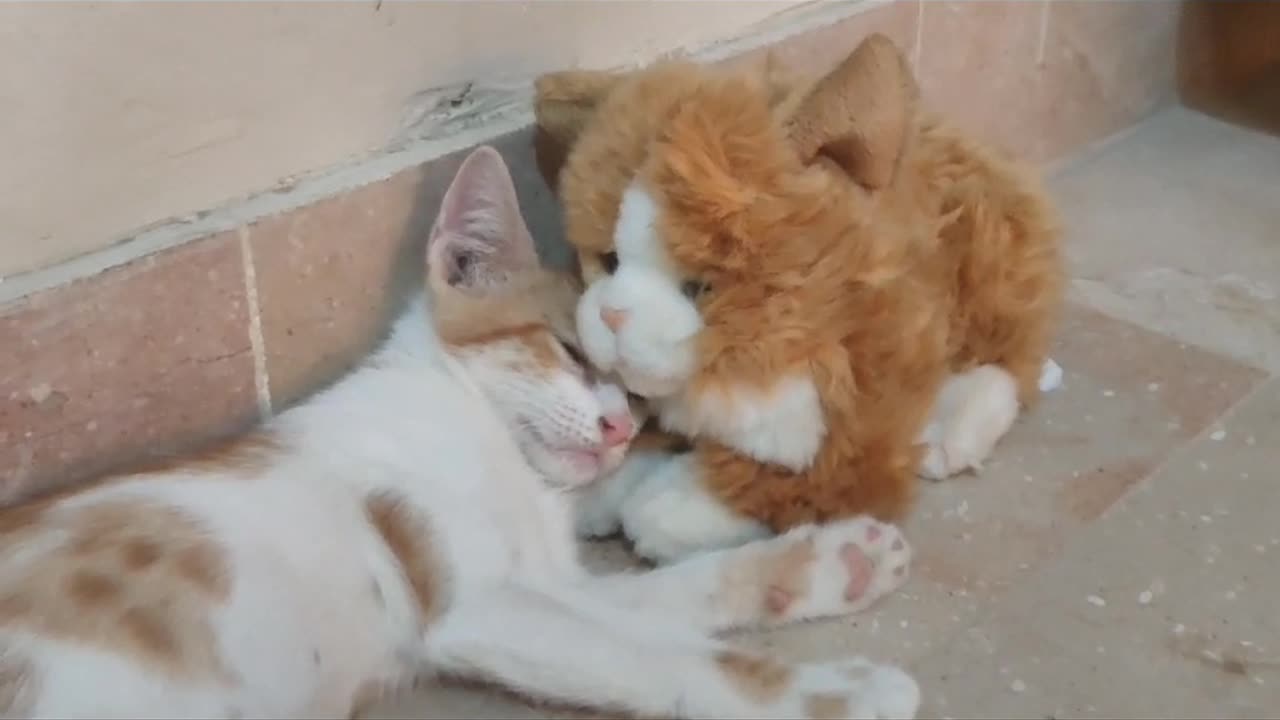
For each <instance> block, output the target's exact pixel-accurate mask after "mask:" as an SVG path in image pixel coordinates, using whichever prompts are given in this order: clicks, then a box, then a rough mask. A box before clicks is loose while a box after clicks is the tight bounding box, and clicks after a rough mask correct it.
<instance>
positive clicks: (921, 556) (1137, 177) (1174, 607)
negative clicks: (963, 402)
mask: <svg viewBox="0 0 1280 720" xmlns="http://www.w3.org/2000/svg"><path fill="white" fill-rule="evenodd" d="M1054 187H1055V189H1056V192H1057V195H1058V197H1059V198H1060V201H1061V204H1062V207H1063V209H1064V211H1065V215H1066V219H1067V222H1068V226H1069V237H1068V241H1067V244H1068V248H1069V256H1070V259H1071V264H1072V272H1073V275H1074V277H1075V282H1074V286H1073V291H1072V298H1073V307H1072V310H1071V312H1070V313H1069V317H1068V320H1067V322H1066V324H1065V327H1064V328H1063V331H1062V334H1061V338H1060V341H1059V343H1058V348H1057V350H1056V353H1055V357H1056V358H1057V359H1058V360H1059V362H1060V363H1061V364H1062V365H1063V366H1064V367H1065V369H1066V384H1065V387H1064V388H1063V389H1061V390H1059V391H1057V392H1056V393H1054V394H1052V395H1051V396H1049V397H1048V398H1047V399H1046V401H1045V402H1044V404H1043V405H1042V406H1041V407H1040V408H1039V409H1038V410H1037V411H1035V413H1034V414H1032V415H1030V416H1028V417H1026V418H1025V419H1024V420H1023V421H1022V422H1020V423H1019V425H1018V426H1017V427H1016V429H1015V430H1014V432H1013V433H1012V435H1011V436H1010V437H1009V438H1008V439H1007V440H1006V441H1005V442H1004V443H1003V444H1002V445H1001V447H1000V449H999V451H998V454H997V457H996V458H995V459H994V461H993V462H991V463H990V464H989V465H988V466H987V468H986V469H985V471H984V472H983V473H982V475H981V476H979V477H969V478H960V479H956V480H953V481H951V482H947V483H944V484H940V485H934V486H931V487H929V488H927V489H926V491H925V493H924V497H923V501H922V503H921V506H920V508H919V511H918V512H917V513H916V514H915V516H914V518H913V520H912V521H911V522H910V523H909V526H908V533H909V536H910V537H911V538H912V540H913V542H914V544H915V547H916V549H917V563H916V568H915V571H914V574H913V577H912V580H911V582H910V583H909V584H908V585H907V586H906V587H905V588H904V589H903V590H902V591H900V592H899V593H898V594H897V595H896V596H894V597H892V598H891V599H889V600H887V601H885V602H884V603H882V604H881V605H880V606H878V607H876V608H874V609H873V610H872V611H870V612H869V613H867V614H865V615H862V616H859V617H854V618H849V619H847V620H844V621H840V622H834V623H824V624H811V625H806V626H800V627H793V628H787V629H784V630H780V631H777V632H773V633H769V634H766V635H758V636H753V637H751V638H748V642H750V643H753V644H758V645H760V646H768V647H772V648H774V649H775V650H777V651H778V652H780V653H782V654H784V655H786V656H789V657H793V658H796V659H801V658H808V659H816V658H827V657H836V656H841V655H846V654H853V653H858V654H867V655H870V656H872V657H875V658H881V659H886V660H894V661H898V662H902V663H906V664H907V665H908V666H909V667H910V668H911V669H912V670H913V671H914V672H915V674H916V676H917V677H918V679H919V681H920V683H921V685H922V688H923V691H924V694H925V707H924V709H923V710H922V715H923V716H926V717H1032V718H1049V717H1052V718H1061V717H1091V716H1093V717H1139V716H1146V717H1222V718H1255V717H1256V718H1261V717H1277V716H1278V715H1280V470H1278V469H1277V468H1278V467H1280V379H1276V377H1275V374H1276V373H1280V140H1277V139H1275V138H1272V137H1269V136H1266V135H1261V134H1256V133H1252V132H1249V131H1245V130H1241V129H1238V128H1235V127H1231V126H1227V125H1224V124H1221V123H1219V122H1217V121H1215V120H1211V119H1209V118H1207V117H1204V116H1201V115H1197V114H1195V113H1192V112H1190V111H1187V110H1183V109H1172V110H1168V111H1165V112H1163V113H1162V114H1160V115H1158V116H1156V117H1154V118H1152V119H1151V120H1149V121H1147V122H1146V123H1145V124H1144V125H1143V126H1141V127H1140V128H1138V129H1136V130H1135V131H1134V132H1132V133H1131V134H1129V135H1127V136H1126V137H1124V138H1122V139H1120V140H1118V141H1116V142H1114V143H1112V144H1110V145H1108V146H1106V147H1105V148H1103V149H1102V150H1100V151H1099V152H1096V153H1095V154H1093V155H1092V156H1089V157H1084V158H1081V159H1080V160H1079V161H1077V162H1075V163H1074V164H1073V165H1071V166H1070V167H1068V168H1067V169H1065V170H1063V171H1061V172H1060V173H1059V175H1058V176H1057V177H1056V178H1055V180H1054ZM605 551H606V549H603V548H596V549H593V550H592V551H589V552H593V553H597V554H598V553H601V552H605ZM546 715H547V711H545V710H542V711H538V710H533V709H530V708H527V707H524V706H521V705H518V704H515V703H514V702H512V701H508V700H506V699H501V698H496V697H492V696H489V695H485V694H482V693H480V692H475V691H468V690H460V689H437V688H431V689H427V690H424V691H420V692H419V693H418V694H416V695H410V696H407V697H405V698H402V699H400V700H399V701H397V702H394V703H390V704H387V705H385V706H383V707H381V708H378V709H376V710H375V711H374V712H373V713H371V715H370V716H371V717H439V718H444V717H461V716H473V717H480V716H484V717H490V718H494V717H539V716H544V717H545V716H546Z"/></svg>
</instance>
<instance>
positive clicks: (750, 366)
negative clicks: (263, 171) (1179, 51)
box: [537, 35, 1064, 561]
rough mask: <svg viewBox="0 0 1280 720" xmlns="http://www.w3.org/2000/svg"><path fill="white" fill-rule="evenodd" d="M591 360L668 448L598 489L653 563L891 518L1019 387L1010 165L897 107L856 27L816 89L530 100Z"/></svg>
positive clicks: (673, 84) (895, 85) (1055, 303)
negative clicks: (630, 396)
mask: <svg viewBox="0 0 1280 720" xmlns="http://www.w3.org/2000/svg"><path fill="white" fill-rule="evenodd" d="M537 113H538V123H539V133H540V139H539V144H540V147H539V148H538V151H539V157H540V164H541V165H542V167H543V172H544V174H546V175H547V176H548V179H549V181H550V182H551V184H552V185H553V186H554V187H556V189H557V193H558V195H559V198H560V201H561V203H562V205H563V211H564V220H565V228H566V233H567V236H568V240H569V242H570V243H571V244H572V245H573V246H574V248H575V249H576V251H577V254H578V261H579V266H580V268H581V273H582V276H583V279H584V280H585V281H586V283H587V290H586V292H585V294H584V295H583V297H582V299H581V301H580V304H579V306H578V317H577V322H578V331H579V334H580V336H581V342H582V344H583V347H584V349H585V351H586V353H587V354H588V355H589V357H590V359H591V360H592V361H593V362H594V363H595V364H596V365H598V366H600V367H601V368H602V369H604V370H607V371H612V372H616V373H617V374H618V375H619V376H620V377H621V378H622V379H623V381H624V382H625V383H626V385H627V386H628V388H629V389H631V390H632V391H633V392H635V393H636V394H639V395H641V396H643V397H645V398H647V399H648V400H649V403H650V404H651V406H652V407H653V409H654V410H656V411H657V413H658V417H659V418H660V419H661V423H662V426H663V427H664V428H665V429H666V430H668V431H671V432H675V433H679V434H682V435H684V436H686V437H688V438H689V439H690V440H691V442H692V450H691V451H690V452H688V453H682V454H678V455H675V456H673V457H672V458H671V459H670V460H669V461H667V462H665V463H660V464H657V465H655V466H653V467H654V469H653V470H652V471H651V472H649V473H648V474H646V475H645V476H644V477H643V478H641V479H640V480H638V481H635V486H634V488H629V489H628V492H627V493H618V495H619V496H620V499H619V503H620V506H619V508H618V512H619V514H620V520H621V525H622V528H623V530H624V531H625V532H626V534H627V535H628V536H629V537H630V538H631V540H632V541H634V543H635V545H636V548H637V550H638V552H640V553H641V554H643V555H646V556H648V557H650V558H652V559H655V560H658V561H669V560H673V559H676V558H678V557H681V556H683V555H686V554H689V553H692V552H696V551H702V550H706V549H711V548H716V547H725V546H730V545H735V544H738V543H740V542H743V541H745V540H747V539H750V538H753V537H757V536H760V535H764V534H767V533H769V532H777V531H782V530H785V529H787V528H789V527H792V526H794V525H797V524H800V523H805V522H810V521H823V520H827V519H831V518H838V517H845V516H849V515H854V514H858V513H870V514H872V515H875V516H876V517H878V518H881V519H885V520H892V519H895V518H899V517H900V516H901V515H902V514H903V513H904V511H905V510H907V508H908V507H909V505H910V503H911V501H912V497H913V494H914V489H915V485H916V478H917V476H925V477H929V478H934V479H940V478H943V477H946V476H950V475H953V474H956V473H958V472H961V471H964V470H966V469H970V468H974V469H976V468H978V467H979V466H980V464H981V463H982V461H983V460H984V459H986V457H987V456H988V455H989V453H990V452H991V451H992V449H993V447H994V446H995V444H996V443H997V441H998V440H999V439H1000V438H1001V437H1002V436H1003V435H1004V434H1005V433H1006V432H1007V431H1008V429H1009V427H1010V426H1011V425H1012V423H1013V422H1014V420H1015V418H1016V417H1017V415H1018V412H1019V408H1020V406H1021V407H1025V406H1028V405H1030V404H1031V403H1033V402H1034V401H1035V400H1036V398H1037V396H1038V394H1039V392H1040V391H1041V389H1042V388H1041V387H1040V386H1041V383H1042V382H1046V383H1053V381H1054V378H1052V377H1045V378H1043V379H1042V374H1046V373H1048V374H1052V373H1055V372H1058V373H1060V371H1059V370H1058V368H1057V366H1056V365H1054V364H1053V363H1052V361H1051V360H1049V359H1048V357H1047V350H1048V346H1049V343H1050V339H1051V334H1052V332H1053V328H1054V324H1055V321H1056V317H1057V315H1058V313H1059V309H1060V305H1061V302H1062V295H1063V287H1064V271H1063V266H1062V260H1061V257H1060V253H1059V248H1058V232H1057V229H1056V225H1055V221H1054V219H1053V214H1052V212H1051V208H1050V205H1049V202H1048V201H1047V199H1046V198H1045V195H1044V193H1043V192H1042V190H1041V189H1040V187H1039V186H1038V184H1037V182H1036V181H1035V179H1034V178H1033V177H1031V176H1030V175H1028V174H1025V173H1024V172H1023V171H1021V170H1019V169H1017V168H1015V166H1014V165H1012V164H1011V163H1010V162H1008V161H1006V160H1004V159H1002V158H1000V157H999V156H998V155H997V154H995V153H994V152H992V151H990V150H988V149H986V148H984V147H982V146H981V145H979V144H977V143H976V142H974V141H972V140H970V139H968V138H966V137H964V136H963V135H962V134H960V133H958V132H956V131H954V130H952V129H949V128H948V127H947V126H946V125H945V124H944V123H942V122H940V121H939V120H938V119H937V118H934V117H932V116H929V115H927V114H925V113H923V112H922V111H920V110H919V109H918V107H917V90H916V84H915V81H914V78H913V77H912V75H911V72H910V70H909V68H908V66H907V64H906V62H905V60H904V59H903V57H902V55H901V53H900V52H899V51H898V49H897V48H896V47H894V45H893V44H892V42H890V41H889V40H888V39H887V38H885V37H883V36H878V35H877V36H872V37H870V38H868V39H867V40H866V41H864V42H863V43H862V44H861V45H860V46H859V47H858V48H857V49H856V50H855V51H854V52H853V53H852V54H851V55H850V56H849V57H848V58H847V59H846V60H845V61H844V62H843V63H841V64H840V65H839V66H838V67H837V68H836V69H835V70H833V71H832V72H831V73H830V74H828V75H826V76H825V77H823V78H821V79H819V80H818V81H817V82H809V83H800V82H795V81H792V80H788V79H786V78H784V77H783V76H782V74H781V73H780V72H777V69H776V68H772V67H770V69H769V70H768V71H767V72H760V71H728V70H723V69H717V68H713V67H707V66H701V65H694V64H689V63H679V62H664V63H661V64H658V65H655V66H653V67H650V68H647V69H643V70H639V71H636V72H631V73H619V74H611V73H603V72H577V71H571V72H563V73H556V74H551V75H547V76H544V77H542V78H540V79H539V81H538V86H537Z"/></svg>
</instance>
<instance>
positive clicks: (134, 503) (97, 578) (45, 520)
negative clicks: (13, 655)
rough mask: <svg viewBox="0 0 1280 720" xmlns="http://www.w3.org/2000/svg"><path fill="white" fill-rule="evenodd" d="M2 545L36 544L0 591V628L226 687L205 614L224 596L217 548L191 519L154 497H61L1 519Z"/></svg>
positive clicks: (11, 567) (222, 561)
mask: <svg viewBox="0 0 1280 720" xmlns="http://www.w3.org/2000/svg"><path fill="white" fill-rule="evenodd" d="M3 517H5V518H6V519H7V520H8V522H7V523H5V526H4V531H3V535H2V536H0V541H3V543H4V544H5V545H6V546H10V547H12V546H16V545H19V544H21V545H25V546H28V547H39V545H40V542H39V539H40V538H47V539H49V540H51V541H52V540H54V539H55V538H58V537H63V538H65V539H64V540H63V541H62V542H61V543H60V544H55V545H53V546H51V547H50V548H49V549H47V550H45V551H43V552H42V553H40V554H38V555H36V556H34V557H32V558H30V559H28V560H27V561H25V562H23V563H22V564H21V565H19V564H17V562H18V561H16V560H14V559H12V557H11V559H9V560H7V561H5V562H6V565H7V567H6V568H5V570H6V572H7V574H8V577H10V578H11V580H10V581H9V582H8V584H7V585H6V587H4V588H2V589H0V628H20V629H22V630H24V631H27V632H32V633H36V634H39V635H44V636H47V637H51V638H56V639H62V640H66V641H69V642H74V643H79V644H84V645H88V646H91V647H97V648H101V649H103V650H106V651H109V652H119V653H123V654H126V655H130V656H132V657H134V658H135V659H137V660H138V661H139V662H142V663H144V664H147V665H148V666H150V667H153V668H155V669H156V670H157V671H158V672H164V673H169V674H172V675H176V676H181V677H187V678H202V679H216V680H221V681H226V680H228V679H229V678H228V671H227V670H226V668H225V666H224V665H223V663H222V660H221V658H220V657H219V655H218V649H217V638H216V637H215V635H214V631H213V627H212V624H211V619H210V613H211V612H213V610H214V609H215V608H217V607H219V606H220V605H222V604H223V603H224V602H225V601H226V599H227V598H228V597H229V595H230V592H231V575H230V568H229V567H228V565H227V558H226V556H225V553H224V551H223V549H222V548H221V547H220V546H219V545H218V544H217V543H216V541H215V540H213V539H212V538H211V537H210V536H209V534H208V532H207V531H206V529H205V528H204V527H203V526H202V525H201V523H200V521H199V520H198V519H197V518H195V517H193V516H192V515H190V514H189V513H187V512H185V511H183V510H181V509H178V508H176V507H173V506H171V505H167V504H164V503H160V502H156V501H153V500H138V499H127V500H126V499H113V498H107V499H102V500H96V501H95V500H92V499H85V500H83V501H81V502H79V503H78V504H72V503H71V502H70V501H68V500H67V499H66V498H65V497H64V498H50V499H46V500H44V501H43V502H41V503H39V504H38V505H36V504H32V506H31V507H28V508H27V509H26V510H25V511H24V512H23V513H21V514H17V513H12V512H9V513H5V514H4V516H3Z"/></svg>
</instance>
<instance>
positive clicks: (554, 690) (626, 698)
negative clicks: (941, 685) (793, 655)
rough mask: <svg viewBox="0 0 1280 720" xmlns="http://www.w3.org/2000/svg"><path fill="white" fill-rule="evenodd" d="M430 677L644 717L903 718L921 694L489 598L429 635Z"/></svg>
mask: <svg viewBox="0 0 1280 720" xmlns="http://www.w3.org/2000/svg"><path fill="white" fill-rule="evenodd" d="M425 640H426V646H427V659H428V661H430V662H432V663H433V664H434V665H435V666H436V667H437V668H438V669H440V670H442V671H444V672H446V673H450V674H456V675H461V676H467V677H471V678H476V679H485V680H490V681H496V682H498V683H500V684H502V685H504V686H506V687H507V688H509V689H512V690H515V691H517V692H520V693H522V694H525V695H528V696H532V697H535V698H539V699H542V700H549V701H556V702H561V703H568V704H573V705H579V706H582V705H586V706H589V707H594V708H598V709H607V710H613V711H621V712H625V713H628V714H638V715H642V716H646V717H678V718H742V717H755V718H787V719H791V718H853V717H868V718H911V717H914V716H915V713H916V710H917V708H918V706H919V697H920V693H919V688H918V687H917V686H916V683H915V681H914V680H912V679H911V678H910V676H908V675H907V674H905V673H903V672H902V671H901V670H898V669H897V668H894V667H890V666H884V665H874V664H872V663H870V662H868V661H866V660H863V659H853V660H846V661H844V662H837V663H824V664H805V665H786V664H782V663H779V662H776V661H774V660H771V659H769V658H767V657H761V656H755V655H750V654H747V653H744V652H741V651H737V650H734V649H733V648H731V647H730V646H728V645H726V644H724V643H720V642H716V641H714V640H710V639H707V638H703V637H700V636H698V635H697V634H690V633H686V632H683V631H681V630H680V629H679V628H678V626H668V625H665V624H662V623H651V622H649V621H647V620H646V619H645V616H643V615H640V616H634V615H630V614H627V613H625V612H620V611H617V610H614V609H611V608H604V607H601V606H597V605H595V604H594V603H590V602H584V601H582V600H581V599H578V598H574V597H569V596H555V597H553V596H551V595H548V594H545V593H541V592H536V591H532V590H526V589H521V588H513V587H507V588H495V589H494V590H493V591H492V592H488V593H485V594H484V595H482V596H477V597H474V598H471V602H467V603H463V604H461V605H459V606H458V607H457V608H456V609H455V610H453V611H451V612H449V613H447V614H446V615H445V616H444V617H443V618H442V619H441V621H440V623H439V624H438V625H436V626H435V627H433V628H431V629H430V630H428V632H427V634H426V638H425Z"/></svg>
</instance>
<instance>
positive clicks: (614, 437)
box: [600, 413, 635, 447]
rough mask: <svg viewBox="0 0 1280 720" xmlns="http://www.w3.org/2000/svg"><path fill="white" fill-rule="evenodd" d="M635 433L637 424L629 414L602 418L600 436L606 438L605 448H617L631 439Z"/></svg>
mask: <svg viewBox="0 0 1280 720" xmlns="http://www.w3.org/2000/svg"><path fill="white" fill-rule="evenodd" d="M634 431H635V423H634V422H632V420H631V415H630V414H629V413H618V414H616V415H606V416H603V417H601V418H600V434H601V435H602V436H603V438H604V445H605V447H615V446H618V445H621V444H622V443H624V442H626V441H628V440H630V439H631V433H632V432H634Z"/></svg>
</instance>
